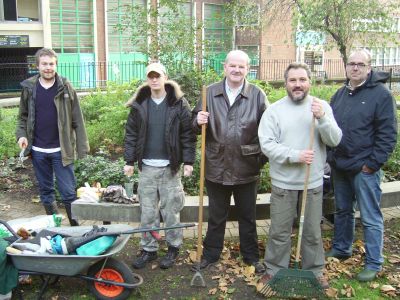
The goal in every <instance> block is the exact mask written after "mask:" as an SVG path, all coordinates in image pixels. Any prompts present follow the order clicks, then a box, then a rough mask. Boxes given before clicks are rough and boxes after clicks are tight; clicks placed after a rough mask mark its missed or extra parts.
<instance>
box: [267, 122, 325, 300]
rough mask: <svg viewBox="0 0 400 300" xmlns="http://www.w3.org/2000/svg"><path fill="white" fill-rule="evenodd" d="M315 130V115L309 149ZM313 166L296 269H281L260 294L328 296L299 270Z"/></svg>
mask: <svg viewBox="0 0 400 300" xmlns="http://www.w3.org/2000/svg"><path fill="white" fill-rule="evenodd" d="M314 128H315V117H314V115H313V118H312V123H311V130H310V145H309V149H310V150H312V149H313V144H314ZM310 167H311V165H309V164H307V165H306V176H305V179H304V190H303V194H302V200H301V202H302V203H301V212H300V221H299V233H298V239H297V248H296V258H295V262H294V269H281V270H279V271H278V272H277V273H276V274H275V276H274V277H273V278H272V279H271V280H270V281H268V282H267V283H266V284H265V285H264V286H263V287H262V288H261V289H260V291H259V292H260V293H261V294H263V295H264V296H266V298H269V297H272V296H274V297H278V298H304V299H312V298H313V299H324V298H326V295H325V293H324V290H323V289H322V287H321V284H320V283H319V281H318V279H317V278H316V277H315V275H314V273H313V272H312V271H308V270H301V269H299V263H300V247H301V240H302V236H303V225H304V212H305V208H306V202H307V188H308V180H309V177H310Z"/></svg>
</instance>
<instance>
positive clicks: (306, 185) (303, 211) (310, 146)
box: [295, 114, 315, 263]
mask: <svg viewBox="0 0 400 300" xmlns="http://www.w3.org/2000/svg"><path fill="white" fill-rule="evenodd" d="M314 131H315V116H314V114H313V117H312V121H311V129H310V144H309V146H308V150H313V146H314ZM310 171H311V164H307V165H306V176H305V178H304V189H303V195H302V197H301V211H300V222H299V235H298V238H297V247H296V258H295V261H296V263H298V262H299V261H300V247H301V240H302V237H303V225H304V213H305V210H306V203H307V190H308V181H309V179H310Z"/></svg>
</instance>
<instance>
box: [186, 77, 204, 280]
mask: <svg viewBox="0 0 400 300" xmlns="http://www.w3.org/2000/svg"><path fill="white" fill-rule="evenodd" d="M201 106H202V110H203V111H206V107H207V98H206V87H205V86H204V85H203V89H202V95H201ZM205 148H206V124H203V125H202V126H201V156H200V192H199V225H198V230H197V255H196V260H197V262H196V264H197V266H196V273H195V274H194V275H193V278H192V281H190V285H191V286H199V287H205V286H206V283H205V281H204V278H203V275H201V273H200V262H201V255H202V252H203V250H202V248H201V246H202V244H203V240H202V238H203V235H202V234H203V196H204V194H203V191H204V165H205V164H204V160H205V150H206V149H205Z"/></svg>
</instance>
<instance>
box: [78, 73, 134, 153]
mask: <svg viewBox="0 0 400 300" xmlns="http://www.w3.org/2000/svg"><path fill="white" fill-rule="evenodd" d="M139 84H140V81H138V80H133V81H131V82H130V83H129V84H122V85H117V84H115V83H111V82H110V83H108V84H107V89H106V91H105V92H102V91H101V90H98V91H97V92H94V93H91V94H90V95H88V96H85V97H84V98H83V99H82V101H81V107H82V112H83V116H84V118H85V122H86V130H87V133H88V139H89V144H90V148H91V151H92V153H95V152H96V151H98V150H99V149H100V147H102V146H107V147H108V148H109V150H113V149H114V148H115V147H117V146H119V147H121V146H122V145H123V140H124V136H125V123H126V120H127V118H128V114H129V109H128V108H127V107H125V102H126V101H127V100H128V99H129V97H131V95H132V94H133V93H134V91H135V90H136V89H137V87H138V86H139Z"/></svg>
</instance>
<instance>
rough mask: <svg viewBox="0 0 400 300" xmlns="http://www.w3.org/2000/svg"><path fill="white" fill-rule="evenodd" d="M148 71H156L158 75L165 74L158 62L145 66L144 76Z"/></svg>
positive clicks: (163, 68)
mask: <svg viewBox="0 0 400 300" xmlns="http://www.w3.org/2000/svg"><path fill="white" fill-rule="evenodd" d="M150 72H156V73H158V74H160V75H162V74H165V75H166V74H167V71H166V70H165V67H164V66H163V65H162V64H160V63H151V64H149V65H148V66H147V67H146V76H147V75H149V73H150Z"/></svg>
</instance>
